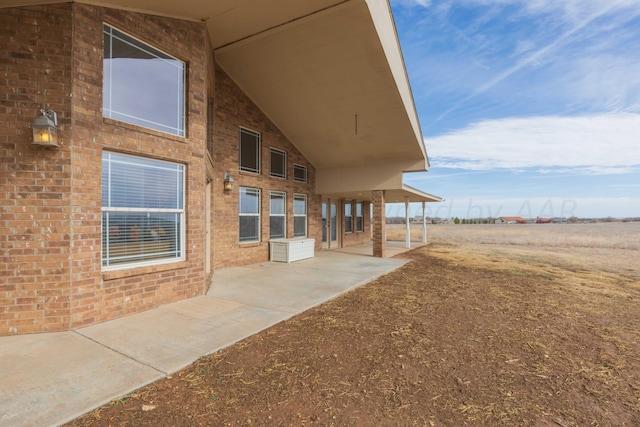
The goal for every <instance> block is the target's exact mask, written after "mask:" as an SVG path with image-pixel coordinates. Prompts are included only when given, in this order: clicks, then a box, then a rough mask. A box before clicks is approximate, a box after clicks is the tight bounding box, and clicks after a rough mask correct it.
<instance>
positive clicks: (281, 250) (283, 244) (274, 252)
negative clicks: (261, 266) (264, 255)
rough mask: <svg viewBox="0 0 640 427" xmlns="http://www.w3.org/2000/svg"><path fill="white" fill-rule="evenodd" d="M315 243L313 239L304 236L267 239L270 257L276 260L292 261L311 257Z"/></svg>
mask: <svg viewBox="0 0 640 427" xmlns="http://www.w3.org/2000/svg"><path fill="white" fill-rule="evenodd" d="M315 243H316V241H315V239H308V238H306V237H297V238H293V239H273V240H269V255H270V259H271V261H278V262H293V261H299V260H301V259H306V258H313V255H314V247H315Z"/></svg>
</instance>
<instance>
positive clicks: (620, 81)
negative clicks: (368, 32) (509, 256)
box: [387, 0, 640, 218]
mask: <svg viewBox="0 0 640 427" xmlns="http://www.w3.org/2000/svg"><path fill="white" fill-rule="evenodd" d="M391 6H392V9H393V12H394V17H395V20H396V27H397V31H398V36H399V39H400V43H401V45H402V51H403V55H404V60H405V63H406V67H407V72H408V75H409V79H410V82H411V87H412V90H413V96H414V99H415V103H416V107H417V110H418V115H419V118H420V123H421V126H422V131H423V134H424V139H425V144H426V147H427V152H428V154H429V159H430V162H431V169H430V171H429V172H428V173H415V174H406V175H405V182H406V183H407V184H409V185H411V186H413V187H416V188H418V189H420V190H423V191H426V192H428V193H431V194H435V195H438V196H441V197H443V198H445V199H446V201H445V202H444V203H441V204H428V211H427V214H428V215H430V216H441V217H451V216H458V217H460V218H465V217H469V218H471V217H486V216H501V215H503V216H512V215H520V216H525V217H537V216H544V217H548V216H566V217H569V216H578V217H605V216H614V217H630V216H640V0H391ZM393 209H398V212H397V213H398V214H399V215H404V207H402V206H396V207H394V208H392V209H391V211H389V210H388V212H387V214H388V215H394V214H396V212H394V211H393ZM411 210H412V212H411V214H414V213H417V212H418V211H419V207H418V206H417V205H416V206H412V209H411Z"/></svg>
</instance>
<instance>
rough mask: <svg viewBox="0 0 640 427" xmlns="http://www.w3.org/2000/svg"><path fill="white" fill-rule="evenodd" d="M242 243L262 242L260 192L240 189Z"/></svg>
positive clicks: (252, 189)
mask: <svg viewBox="0 0 640 427" xmlns="http://www.w3.org/2000/svg"><path fill="white" fill-rule="evenodd" d="M239 224H240V225H239V229H240V233H239V234H240V236H239V237H240V243H250V242H259V241H260V190H259V189H257V188H247V187H240V202H239Z"/></svg>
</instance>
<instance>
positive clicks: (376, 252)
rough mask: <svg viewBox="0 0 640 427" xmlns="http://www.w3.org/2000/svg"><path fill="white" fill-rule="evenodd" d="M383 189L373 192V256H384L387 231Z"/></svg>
mask: <svg viewBox="0 0 640 427" xmlns="http://www.w3.org/2000/svg"><path fill="white" fill-rule="evenodd" d="M385 222H386V221H385V202H384V191H383V190H376V191H374V192H373V256H374V257H378V258H384V256H385V252H386V248H385V246H386V240H387V232H386V228H385Z"/></svg>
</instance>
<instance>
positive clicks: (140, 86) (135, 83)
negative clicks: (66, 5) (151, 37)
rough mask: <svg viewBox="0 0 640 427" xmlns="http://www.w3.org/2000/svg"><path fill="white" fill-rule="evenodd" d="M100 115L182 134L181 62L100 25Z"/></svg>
mask: <svg viewBox="0 0 640 427" xmlns="http://www.w3.org/2000/svg"><path fill="white" fill-rule="evenodd" d="M103 35H104V46H103V50H104V59H103V85H102V114H103V115H104V117H108V118H112V119H115V120H119V121H122V122H127V123H132V124H134V125H138V126H144V127H147V128H150V129H154V130H158V131H160V132H166V133H169V134H172V135H177V136H185V98H186V96H185V91H186V85H185V68H186V67H185V63H184V61H181V60H179V59H177V58H174V57H173V56H171V55H169V54H167V53H166V52H163V51H161V50H159V49H156V48H154V47H152V46H149V45H148V44H146V43H144V42H142V41H140V40H138V39H136V38H134V37H132V36H130V35H128V34H125V33H124V32H122V31H120V30H117V29H116V28H114V27H112V26H110V25H107V24H104V25H103Z"/></svg>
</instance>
